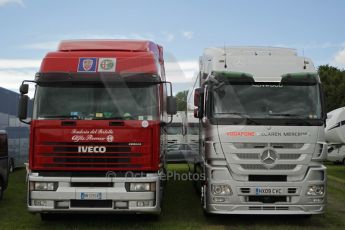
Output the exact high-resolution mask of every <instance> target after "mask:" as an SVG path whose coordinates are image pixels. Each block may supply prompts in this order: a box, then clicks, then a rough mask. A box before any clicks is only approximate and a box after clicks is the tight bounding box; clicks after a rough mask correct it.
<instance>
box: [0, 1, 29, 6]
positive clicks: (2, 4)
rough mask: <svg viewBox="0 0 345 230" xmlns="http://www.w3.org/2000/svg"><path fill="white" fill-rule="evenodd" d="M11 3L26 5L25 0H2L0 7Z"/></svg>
mask: <svg viewBox="0 0 345 230" xmlns="http://www.w3.org/2000/svg"><path fill="white" fill-rule="evenodd" d="M9 4H16V5H19V6H22V7H24V2H23V0H0V7H2V6H6V5H9Z"/></svg>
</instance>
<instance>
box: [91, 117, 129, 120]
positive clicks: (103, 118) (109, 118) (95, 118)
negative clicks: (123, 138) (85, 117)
mask: <svg viewBox="0 0 345 230" xmlns="http://www.w3.org/2000/svg"><path fill="white" fill-rule="evenodd" d="M124 119H125V117H94V118H92V120H124Z"/></svg>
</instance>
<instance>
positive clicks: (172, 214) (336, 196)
mask: <svg viewBox="0 0 345 230" xmlns="http://www.w3.org/2000/svg"><path fill="white" fill-rule="evenodd" d="M327 167H328V174H329V179H328V205H327V210H326V213H325V214H324V215H321V216H312V217H311V218H310V219H306V218H298V217H293V216H231V215H220V216H212V217H204V216H203V214H202V210H201V207H200V203H199V197H198V196H197V195H196V193H195V191H194V188H193V185H192V183H191V182H190V181H169V183H168V185H167V190H166V196H165V200H164V206H163V212H162V214H161V216H160V218H159V220H154V219H153V218H149V217H148V216H145V215H114V214H111V215H108V214H107V215H66V216H63V217H61V218H59V219H58V220H56V221H52V222H42V221H41V220H40V217H39V215H32V214H29V213H28V212H27V209H26V182H25V171H24V170H23V169H20V170H16V171H15V172H14V173H12V174H11V177H10V185H9V188H8V190H7V191H5V196H4V200H2V201H1V202H0V229H50V230H52V229H163V228H164V229H184V230H187V229H198V230H202V229H343V228H344V226H345V166H341V165H338V166H336V165H328V166H327ZM169 169H170V170H176V171H186V170H188V168H187V167H186V166H185V165H170V166H169Z"/></svg>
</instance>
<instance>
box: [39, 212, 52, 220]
mask: <svg viewBox="0 0 345 230" xmlns="http://www.w3.org/2000/svg"><path fill="white" fill-rule="evenodd" d="M40 216H41V220H42V221H51V220H55V219H56V214H54V213H40Z"/></svg>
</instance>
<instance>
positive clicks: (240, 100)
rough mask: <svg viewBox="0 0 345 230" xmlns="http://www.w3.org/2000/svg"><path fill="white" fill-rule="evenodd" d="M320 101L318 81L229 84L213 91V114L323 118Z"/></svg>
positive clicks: (218, 115) (235, 116)
mask: <svg viewBox="0 0 345 230" xmlns="http://www.w3.org/2000/svg"><path fill="white" fill-rule="evenodd" d="M320 104H321V103H320V93H319V87H318V85H316V84H314V85H281V84H276V83H264V84H261V83H254V84H233V85H229V84H228V85H223V86H222V87H219V88H217V89H216V90H214V91H213V117H214V118H266V119H267V118H274V119H279V118H285V119H286V118H292V119H299V118H302V119H320V118H321V105H320Z"/></svg>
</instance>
